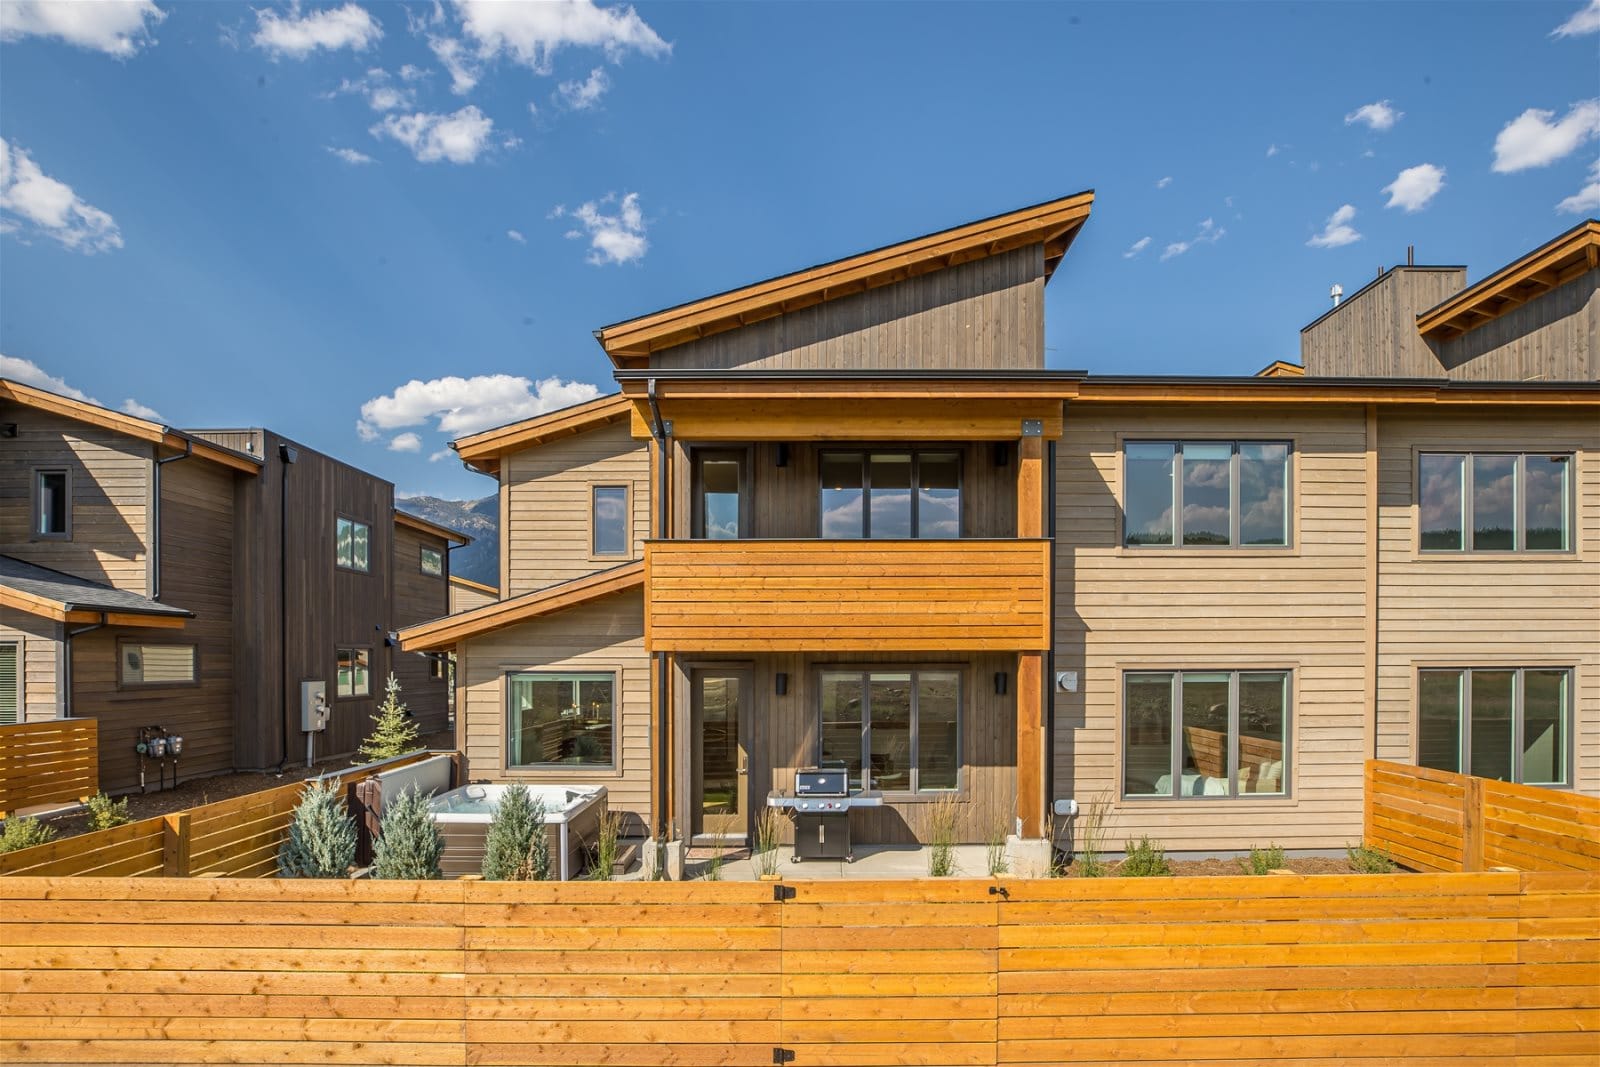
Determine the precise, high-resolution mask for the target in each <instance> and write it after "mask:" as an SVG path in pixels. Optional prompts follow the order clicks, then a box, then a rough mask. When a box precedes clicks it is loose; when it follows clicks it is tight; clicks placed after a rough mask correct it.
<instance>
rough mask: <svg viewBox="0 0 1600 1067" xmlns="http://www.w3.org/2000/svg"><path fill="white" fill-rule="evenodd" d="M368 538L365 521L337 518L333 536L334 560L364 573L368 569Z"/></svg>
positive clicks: (369, 536) (369, 537)
mask: <svg viewBox="0 0 1600 1067" xmlns="http://www.w3.org/2000/svg"><path fill="white" fill-rule="evenodd" d="M370 540H371V531H369V530H368V528H367V524H366V523H364V522H356V521H355V520H354V519H344V518H341V519H339V520H338V524H337V527H336V530H335V537H334V542H335V545H336V548H335V550H334V551H335V556H334V562H336V563H337V564H338V565H339V566H341V567H344V568H345V569H346V570H352V571H361V572H363V573H365V572H366V571H367V570H368V569H370V564H369V557H368V554H367V552H368V542H369V541H370Z"/></svg>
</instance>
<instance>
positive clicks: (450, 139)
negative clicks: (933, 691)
mask: <svg viewBox="0 0 1600 1067" xmlns="http://www.w3.org/2000/svg"><path fill="white" fill-rule="evenodd" d="M0 138H3V140H4V142H5V145H6V151H5V156H4V164H3V166H0V230H3V231H4V232H3V233H0V354H3V358H4V359H5V360H6V362H5V364H4V367H5V368H6V370H7V372H8V373H11V374H15V375H18V376H28V375H33V376H35V377H36V378H38V377H39V376H42V375H49V376H51V377H53V378H54V379H56V380H57V381H58V382H60V383H63V384H64V386H65V387H67V388H71V389H76V390H79V391H81V392H82V393H84V394H87V395H89V396H91V397H94V398H96V399H98V400H100V401H102V402H105V403H107V404H108V405H110V406H117V407H120V406H123V405H124V404H125V403H126V402H129V401H131V402H132V403H133V404H134V405H135V407H136V409H138V410H148V411H153V412H156V413H158V414H159V415H160V416H161V417H163V419H164V421H167V422H169V423H171V424H173V425H178V426H188V427H204V426H221V425H239V424H248V425H267V426H271V427H273V428H274V429H276V430H278V431H279V432H282V433H285V434H288V435H290V436H292V437H296V438H298V439H300V440H302V441H304V442H305V443H306V444H309V445H311V446H312V447H315V448H318V449H321V450H323V451H326V452H329V453H331V454H333V455H335V456H338V457H340V458H342V459H345V460H347V461H349V462H352V463H355V464H358V465H360V466H364V467H366V468H368V469H371V470H373V471H375V472H377V473H379V474H380V475H382V476H384V477H387V478H389V479H391V480H393V481H394V482H395V483H396V486H397V487H398V489H399V490H400V491H402V492H429V493H436V494H440V495H446V496H480V495H484V494H485V493H487V492H489V491H491V490H492V483H491V482H489V481H488V480H487V479H484V478H481V477H479V476H476V475H472V474H468V473H466V472H464V471H463V470H462V469H461V467H460V465H459V464H458V463H456V462H455V460H454V459H453V458H451V457H450V456H449V455H448V454H446V455H444V456H442V457H441V452H443V450H444V447H445V442H446V441H448V440H449V439H450V438H452V437H454V436H458V435H460V434H461V433H464V432H468V431H470V430H473V429H478V428H482V427H484V426H488V425H495V424H498V423H500V422H504V421H508V420H509V419H513V418H517V417H522V416H525V415H528V414H534V413H537V412H538V411H540V410H544V409H548V408H550V407H554V406H561V405H562V404H564V403H568V402H572V401H574V400H578V399H583V398H584V397H586V396H588V395H593V394H592V393H591V392H590V390H591V389H594V388H597V389H598V390H599V391H600V392H606V391H610V388H611V387H610V384H609V378H608V373H609V368H610V364H609V362H608V361H607V360H606V359H605V356H604V354H603V353H602V352H601V351H600V348H599V346H598V345H596V344H595V342H594V340H593V338H592V336H591V331H592V330H593V329H594V328H596V327H598V326H602V325H605V324H608V323H611V322H615V321H618V320H621V319H626V318H630V317H632V316H635V315H638V314H643V313H646V312H649V311H652V310H655V309H657V308H660V307H665V306H668V305H671V304H675V303H679V302H682V301H684V300H689V299H693V298H695V297H697V296H701V295H705V294H708V293H712V292H716V291H719V290H722V289H726V288H730V287H733V286H737V285H740V284H744V283H747V282H751V281H755V280H758V279H761V278H764V277H768V276H771V275H774V274H779V273H783V272H785V271H788V270H793V269H798V268H801V267H805V266H809V265H811V264H813V263H817V262H821V261H825V260H829V259H834V258H838V257H840V256H843V255H847V254H849V253H852V252H856V251H860V250H863V249H867V248H871V247H875V246H877V245H881V244H885V243H888V242H891V241H895V240H900V239H904V238H908V237H912V236H916V235H919V234H922V233H927V232H930V231H933V230H937V229H941V228H944V227H946V226H951V225H955V224H958V223H961V222H964V221H968V220H970V219H974V218H979V217H983V216H986V215H991V214H995V213H997V212H1000V211H1005V210H1009V209H1011V208H1014V207H1019V206H1022V205H1025V204H1029V203H1034V202H1037V201H1041V200H1046V199H1050V198H1052V197H1056V196H1061V195H1066V194H1069V193H1073V192H1077V191H1079V190H1082V189H1087V188H1093V189H1095V190H1096V202H1095V208H1094V214H1093V216H1092V217H1091V219H1090V221H1089V223H1088V225H1087V226H1086V227H1085V229H1084V231H1083V233H1082V235H1081V236H1080V237H1079V239H1078V241H1077V243H1076V244H1075V245H1074V246H1073V249H1072V251H1071V252H1070V254H1069V255H1068V258H1067V260H1066V262H1065V263H1064V264H1063V266H1062V267H1061V269H1060V270H1059V271H1058V272H1057V274H1056V276H1055V279H1054V280H1053V281H1052V283H1051V285H1050V287H1049V290H1048V300H1047V308H1046V315H1047V322H1048V334H1047V339H1046V343H1047V347H1048V349H1049V363H1050V365H1051V366H1053V367H1071V368H1086V369H1088V370H1090V371H1091V372H1101V373H1151V374H1162V373H1202V374H1248V373H1252V372H1254V371H1255V370H1257V369H1258V368H1260V367H1261V366H1263V365H1264V364H1266V363H1268V362H1270V361H1271V360H1273V359H1275V358H1291V359H1292V358H1298V352H1299V338H1298V330H1299V328H1300V327H1301V326H1303V325H1305V324H1306V323H1307V322H1309V321H1310V320H1311V319H1313V318H1315V317H1316V316H1317V315H1319V314H1320V313H1321V312H1322V311H1323V310H1324V309H1325V308H1326V306H1327V304H1328V295H1327V294H1328V288H1329V285H1330V284H1331V283H1334V282H1338V283H1340V284H1342V285H1343V286H1344V288H1345V290H1346V291H1347V292H1353V291H1354V290H1355V289H1356V288H1358V287H1360V286H1361V285H1363V284H1365V283H1366V282H1367V281H1368V280H1370V279H1371V278H1372V277H1373V275H1374V274H1375V273H1376V272H1377V269H1378V268H1379V267H1380V266H1386V265H1393V264H1395V263H1397V262H1403V261H1404V258H1405V250H1406V246H1407V245H1408V244H1414V245H1416V246H1417V258H1418V262H1423V263H1463V264H1466V265H1468V267H1469V276H1470V277H1472V278H1476V277H1481V276H1482V275H1483V274H1486V273H1488V272H1489V271H1491V270H1493V269H1495V268H1497V267H1499V266H1501V265H1503V264H1504V263H1506V262H1507V261H1509V260H1511V259H1513V258H1515V257H1516V256H1518V255H1520V254H1521V253H1523V252H1525V251H1527V250H1529V249H1531V248H1533V247H1535V246H1536V245H1538V244H1541V243H1543V242H1544V241H1546V240H1548V239H1550V238H1551V237H1553V236H1555V235H1556V234H1558V233H1560V232H1562V231H1564V230H1566V229H1568V228H1570V227H1571V226H1573V225H1575V224H1576V223H1578V222H1579V221H1581V220H1582V219H1583V218H1585V217H1590V216H1595V215H1600V172H1597V170H1596V168H1597V166H1600V164H1597V162H1596V151H1597V145H1600V0H1589V2H1588V3H1587V4H1585V3H1584V2H1583V0H1566V2H1561V3H1537V2H1517V3H1476V4H1458V3H1404V4H1402V3H1386V4H1371V5H1369V4H1356V3H1331V2H1330V3H1315V4H1294V3H1277V4H1264V3H1237V4H1209V3H1188V4H1179V5H1167V4H1153V3H1151V4H1143V3H1139V4H1132V3H1130V4H1117V5H1113V4H1109V3H1100V4H1048V5H1045V4H985V5H981V6H980V5H969V4H953V3H952V4H909V3H902V4H842V3H831V4H821V3H816V4H798V3H794V4H732V3H718V4H693V3H672V4H640V5H638V6H637V7H628V6H626V5H595V4H592V3H587V2H585V3H561V4H542V5H536V4H524V3H492V2H486V0H460V2H447V3H444V4H442V5H434V4H432V3H428V2H419V3H412V4H385V3H340V4H328V3H320V4H315V3H310V2H306V3H303V4H301V5H298V6H291V5H287V4H279V5H274V4H270V3H269V4H263V5H261V6H259V7H251V6H248V5H243V4H239V5H234V4H228V3H184V4H178V3H171V2H168V0H128V2H125V3H120V4H111V5H107V6H104V7H102V8H98V9H93V10H88V11H85V10H83V9H78V8H76V7H75V6H74V5H65V4H61V3H59V0H44V2H36V0H6V2H5V3H4V4H0ZM17 361H26V364H27V365H24V364H23V363H19V362H17ZM452 378H455V379H459V381H451V380H450V379H452ZM551 379H554V381H551ZM58 387H61V386H58ZM434 457H440V458H434Z"/></svg>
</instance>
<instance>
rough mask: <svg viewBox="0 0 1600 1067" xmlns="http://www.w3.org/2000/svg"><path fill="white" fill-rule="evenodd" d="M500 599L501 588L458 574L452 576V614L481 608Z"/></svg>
mask: <svg viewBox="0 0 1600 1067" xmlns="http://www.w3.org/2000/svg"><path fill="white" fill-rule="evenodd" d="M499 599H500V590H498V589H496V588H495V587H494V586H492V585H484V584H483V583H482V582H475V581H473V580H472V579H470V578H463V577H461V576H460V575H458V574H452V575H451V576H450V614H452V615H456V614H459V613H460V612H463V611H471V610H472V609H473V608H481V607H483V606H484V605H485V604H492V603H494V602H495V601H496V600H499Z"/></svg>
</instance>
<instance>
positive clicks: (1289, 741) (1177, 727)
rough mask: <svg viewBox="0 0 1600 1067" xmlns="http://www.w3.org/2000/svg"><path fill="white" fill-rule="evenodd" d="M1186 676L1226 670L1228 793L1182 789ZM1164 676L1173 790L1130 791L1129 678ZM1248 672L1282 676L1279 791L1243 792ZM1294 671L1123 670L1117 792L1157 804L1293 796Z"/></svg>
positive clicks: (1168, 767) (1252, 669) (1118, 728)
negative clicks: (1242, 696) (1242, 699)
mask: <svg viewBox="0 0 1600 1067" xmlns="http://www.w3.org/2000/svg"><path fill="white" fill-rule="evenodd" d="M1185 674H1226V675H1227V676H1228V751H1227V753H1226V756H1227V764H1228V774H1227V781H1228V791H1227V792H1226V793H1213V794H1210V795H1201V796H1193V795H1191V796H1185V795H1184V794H1183V791H1182V784H1183V676H1184V675H1185ZM1162 675H1166V676H1168V677H1170V679H1171V686H1172V689H1171V711H1170V715H1171V724H1170V725H1171V731H1172V740H1171V750H1170V753H1169V755H1168V764H1167V774H1168V776H1169V778H1170V781H1171V785H1170V786H1169V789H1170V792H1167V793H1130V792H1128V741H1127V735H1128V682H1129V680H1130V679H1132V678H1138V677H1146V678H1149V677H1159V676H1162ZM1245 675H1281V676H1282V678H1283V759H1282V763H1283V768H1282V771H1281V772H1280V773H1279V777H1278V785H1279V788H1278V791H1277V792H1275V793H1242V792H1240V791H1239V766H1240V763H1241V760H1240V758H1239V747H1240V739H1241V737H1242V735H1241V734H1240V731H1239V715H1240V711H1239V683H1240V679H1241V678H1242V677H1243V676H1245ZM1294 675H1295V672H1294V669H1293V668H1290V667H1219V668H1212V667H1170V668H1161V667H1138V668H1129V669H1127V670H1124V671H1123V672H1122V682H1121V686H1122V689H1121V693H1120V695H1119V698H1118V717H1117V740H1118V754H1117V780H1118V785H1119V795H1120V796H1121V798H1122V799H1123V800H1124V801H1142V800H1149V801H1155V802H1157V803H1163V804H1165V803H1172V802H1176V801H1197V800H1198V801H1208V800H1209V801H1235V802H1236V801H1251V800H1266V801H1278V800H1289V799H1291V798H1292V797H1293V795H1294V775H1293V771H1294V755H1293V749H1294V717H1295V707H1294V703H1295V678H1294Z"/></svg>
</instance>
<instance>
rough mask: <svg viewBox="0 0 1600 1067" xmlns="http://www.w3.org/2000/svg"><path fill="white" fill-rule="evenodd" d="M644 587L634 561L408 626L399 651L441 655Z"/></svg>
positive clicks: (640, 569) (638, 562)
mask: <svg viewBox="0 0 1600 1067" xmlns="http://www.w3.org/2000/svg"><path fill="white" fill-rule="evenodd" d="M643 585H644V561H643V560H635V561H634V562H632V563H624V564H622V565H621V566H619V567H612V568H610V569H609V570H603V571H600V572H598V573H595V574H587V575H584V576H583V577H582V578H574V579H572V580H571V581H568V582H562V583H560V584H559V585H552V586H550V587H549V588H547V589H539V590H536V591H534V592H532V593H523V594H522V595H521V596H515V597H512V598H511V599H510V600H499V601H496V602H495V603H493V604H485V605H483V606H482V607H477V608H473V609H472V610H471V611H463V612H458V613H457V614H455V615H446V616H445V617H444V618H442V619H434V620H433V621H431V622H424V623H418V624H417V625H415V626H408V627H406V628H405V629H403V630H401V631H400V647H401V649H402V650H404V651H406V652H440V651H444V650H445V649H449V648H453V647H455V645H456V644H457V643H458V642H460V641H464V640H466V639H468V638H472V637H482V636H483V635H484V634H489V633H493V632H494V631H496V630H503V629H505V628H506V627H508V626H516V625H518V624H519V623H524V622H529V621H531V620H533V619H538V618H542V617H544V616H546V615H553V614H555V613H556V612H558V611H565V610H566V609H567V608H572V607H577V606H578V605H580V604H587V603H589V602H591V601H594V600H599V599H600V598H601V597H608V596H614V595H616V594H617V593H622V592H626V591H628V590H630V589H635V588H641V587H643Z"/></svg>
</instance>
